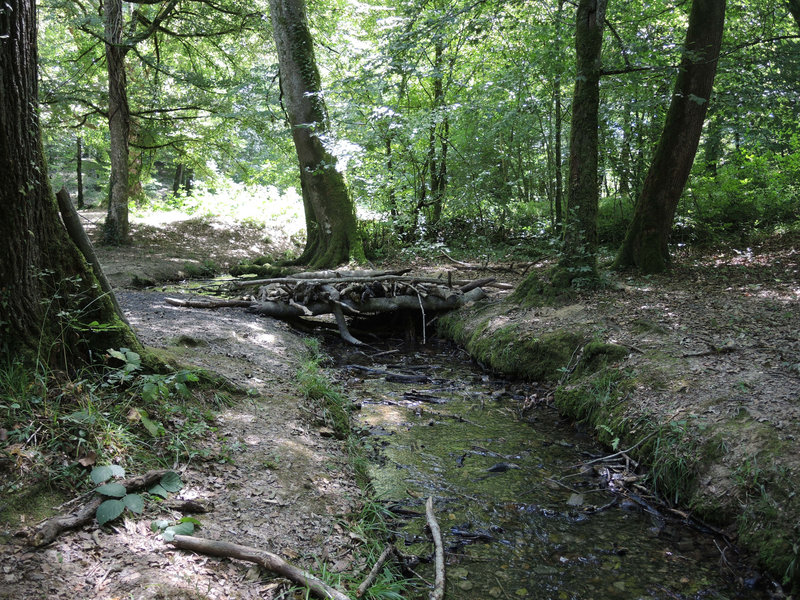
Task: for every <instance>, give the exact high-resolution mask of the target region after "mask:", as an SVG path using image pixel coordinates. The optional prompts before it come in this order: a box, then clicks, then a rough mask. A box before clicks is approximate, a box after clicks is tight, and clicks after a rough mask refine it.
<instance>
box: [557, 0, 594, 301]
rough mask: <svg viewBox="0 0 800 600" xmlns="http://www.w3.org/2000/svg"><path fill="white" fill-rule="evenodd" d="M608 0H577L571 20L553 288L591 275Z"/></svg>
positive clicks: (566, 285)
mask: <svg viewBox="0 0 800 600" xmlns="http://www.w3.org/2000/svg"><path fill="white" fill-rule="evenodd" d="M606 4H607V0H581V1H580V4H579V5H578V14H577V18H576V24H575V56H576V63H577V64H576V66H577V76H576V78H575V91H574V94H573V99H572V129H571V133H570V143H569V146H570V157H569V183H568V185H569V188H568V192H567V214H566V215H565V224H564V246H563V254H562V258H561V260H560V261H559V264H558V266H557V267H556V269H555V270H554V271H553V273H552V274H551V281H552V284H553V286H554V287H557V288H562V287H568V286H569V285H571V284H572V282H573V280H575V279H576V278H579V277H580V278H592V277H595V276H596V268H597V202H598V189H597V140H598V134H597V129H598V111H599V107H600V75H601V70H602V62H601V51H602V47H603V25H604V20H605V12H606Z"/></svg>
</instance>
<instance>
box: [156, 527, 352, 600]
mask: <svg viewBox="0 0 800 600" xmlns="http://www.w3.org/2000/svg"><path fill="white" fill-rule="evenodd" d="M169 543H170V544H172V545H173V546H175V547H176V548H180V549H182V550H191V551H192V552H198V553H200V554H208V555H209V556H219V557H223V558H237V559H239V560H244V561H247V562H252V563H255V564H257V565H260V566H262V567H264V568H265V569H267V570H269V571H272V572H273V573H276V574H278V575H281V576H282V577H286V579H288V580H289V581H291V582H293V583H296V584H298V585H302V586H305V587H307V588H308V589H309V590H311V592H312V593H313V594H314V595H315V596H317V597H319V598H323V599H324V600H350V597H349V596H347V595H346V594H343V593H342V592H340V591H339V590H337V589H335V588H332V587H331V586H329V585H328V584H327V583H325V582H323V581H320V580H319V579H317V578H316V577H314V576H313V575H312V574H311V573H309V572H307V571H304V570H302V569H300V568H298V567H296V566H294V565H292V564H291V563H288V562H286V561H285V560H283V559H282V558H281V557H280V556H278V555H277V554H273V553H272V552H267V551H266V550H259V549H258V548H252V547H250V546H241V545H239V544H231V543H230V542H218V541H214V540H207V539H204V538H198V537H194V536H191V535H176V536H175V538H174V539H173V540H172V541H170V542H169Z"/></svg>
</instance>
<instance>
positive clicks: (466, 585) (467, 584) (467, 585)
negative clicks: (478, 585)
mask: <svg viewBox="0 0 800 600" xmlns="http://www.w3.org/2000/svg"><path fill="white" fill-rule="evenodd" d="M456 586H457V587H458V589H460V590H463V591H465V592H468V591H469V590H471V589H472V588H474V587H475V585H474V584H473V583H472V582H471V581H459V582H458V583H457V584H456Z"/></svg>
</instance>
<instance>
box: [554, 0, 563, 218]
mask: <svg viewBox="0 0 800 600" xmlns="http://www.w3.org/2000/svg"><path fill="white" fill-rule="evenodd" d="M563 12H564V0H558V12H557V13H556V40H557V41H558V44H559V48H560V47H561V16H562V14H563ZM562 71H563V69H562V68H561V65H560V64H559V66H558V75H557V76H556V79H555V83H554V84H553V102H554V103H555V108H554V110H555V130H556V131H555V148H554V154H555V156H554V157H553V162H554V163H555V164H554V166H555V172H556V189H555V196H554V199H553V202H554V203H555V228H556V231H557V232H558V233H559V234H560V233H561V225H562V223H563V222H564V214H563V206H564V182H563V171H562V165H561V162H562V160H563V158H562V151H561V129H562V108H561V73H562Z"/></svg>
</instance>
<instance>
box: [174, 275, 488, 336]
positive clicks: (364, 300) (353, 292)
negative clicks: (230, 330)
mask: <svg viewBox="0 0 800 600" xmlns="http://www.w3.org/2000/svg"><path fill="white" fill-rule="evenodd" d="M332 273H339V272H324V273H316V274H315V273H303V274H300V276H296V277H282V278H276V279H262V280H255V281H245V282H234V285H233V286H232V287H233V288H239V289H241V288H243V287H257V289H256V290H255V292H254V293H253V294H252V295H249V296H248V297H247V298H245V299H237V300H227V299H225V300H223V299H203V300H198V299H191V300H184V299H178V298H167V299H166V302H167V303H168V304H171V305H173V306H181V307H189V308H223V307H244V308H246V309H247V310H248V311H250V312H252V313H255V314H259V315H264V316H268V317H273V318H276V319H295V318H299V317H311V316H318V315H325V314H332V315H333V316H334V318H335V319H336V324H337V325H338V327H339V333H340V334H341V336H342V338H343V339H344V340H346V341H348V342H350V343H352V344H361V342H360V341H359V340H357V339H356V338H354V337H353V336H352V335H351V334H350V332H349V330H348V327H347V322H346V320H345V317H346V316H351V317H354V316H365V315H374V314H380V313H390V312H396V311H400V310H408V311H420V312H421V313H422V317H423V319H425V315H426V314H431V313H436V312H445V311H449V310H453V309H455V308H458V307H460V306H463V305H464V304H467V303H468V302H474V301H476V300H480V299H481V298H484V297H485V296H486V293H485V292H484V291H483V289H482V288H481V286H483V285H487V284H489V283H492V282H494V279H493V278H486V279H480V280H475V281H468V282H465V283H463V284H461V285H453V284H452V282H448V281H447V280H444V279H438V278H419V277H407V276H402V275H396V274H386V273H385V272H378V273H375V272H363V271H355V272H346V273H347V274H346V275H345V274H340V275H339V276H336V277H333V276H331V274H332ZM315 275H316V277H315Z"/></svg>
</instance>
